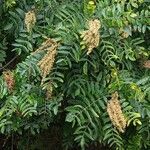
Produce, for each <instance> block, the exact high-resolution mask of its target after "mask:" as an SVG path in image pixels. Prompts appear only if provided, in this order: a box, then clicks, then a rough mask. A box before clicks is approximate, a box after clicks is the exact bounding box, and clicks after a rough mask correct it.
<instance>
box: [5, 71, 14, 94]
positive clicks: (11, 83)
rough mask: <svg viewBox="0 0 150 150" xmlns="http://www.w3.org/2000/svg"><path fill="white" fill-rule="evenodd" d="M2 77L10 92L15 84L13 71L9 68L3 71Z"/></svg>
mask: <svg viewBox="0 0 150 150" xmlns="http://www.w3.org/2000/svg"><path fill="white" fill-rule="evenodd" d="M3 77H4V80H5V82H6V84H7V88H8V91H9V92H12V91H13V89H14V86H15V80H14V75H13V72H11V71H10V70H7V71H4V72H3Z"/></svg>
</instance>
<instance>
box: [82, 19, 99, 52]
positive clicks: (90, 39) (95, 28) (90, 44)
mask: <svg viewBox="0 0 150 150" xmlns="http://www.w3.org/2000/svg"><path fill="white" fill-rule="evenodd" d="M88 26H89V29H88V30H86V31H83V32H82V33H81V38H83V43H84V44H85V45H86V47H87V49H88V51H87V55H89V54H90V53H91V52H92V51H93V49H94V48H96V47H97V46H98V45H99V40H100V35H99V29H100V27H101V24H100V21H99V20H98V19H95V20H90V21H89V22H88Z"/></svg>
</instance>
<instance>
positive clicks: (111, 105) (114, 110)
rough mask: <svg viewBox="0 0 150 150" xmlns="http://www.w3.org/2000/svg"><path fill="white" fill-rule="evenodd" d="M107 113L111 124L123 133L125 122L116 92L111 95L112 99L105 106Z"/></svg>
mask: <svg viewBox="0 0 150 150" xmlns="http://www.w3.org/2000/svg"><path fill="white" fill-rule="evenodd" d="M107 112H108V115H109V117H110V120H111V121H112V124H113V125H114V126H115V127H116V128H117V129H118V130H119V131H120V132H122V133H123V132H124V131H125V127H126V123H127V122H126V119H125V117H124V115H123V113H122V110H121V106H120V103H119V100H118V92H115V93H113V94H112V98H111V100H110V101H109V102H108V104H107Z"/></svg>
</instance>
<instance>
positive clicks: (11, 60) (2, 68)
mask: <svg viewBox="0 0 150 150" xmlns="http://www.w3.org/2000/svg"><path fill="white" fill-rule="evenodd" d="M17 57H18V55H16V56H15V57H14V58H13V59H11V60H10V61H9V62H8V63H7V64H6V65H4V66H3V67H1V68H0V71H1V70H3V69H5V68H6V67H7V66H8V65H9V64H11V63H12V62H13V61H14V60H15V59H16V58H17Z"/></svg>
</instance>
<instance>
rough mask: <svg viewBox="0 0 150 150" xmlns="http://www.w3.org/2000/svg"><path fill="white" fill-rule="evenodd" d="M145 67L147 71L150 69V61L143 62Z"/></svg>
mask: <svg viewBox="0 0 150 150" xmlns="http://www.w3.org/2000/svg"><path fill="white" fill-rule="evenodd" d="M143 67H144V68H147V69H150V60H146V61H144V62H143Z"/></svg>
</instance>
